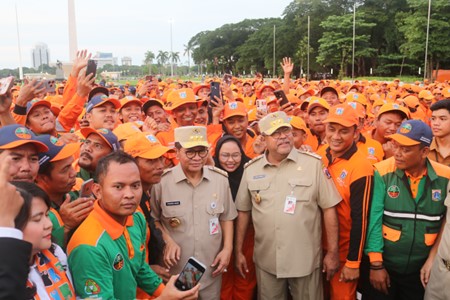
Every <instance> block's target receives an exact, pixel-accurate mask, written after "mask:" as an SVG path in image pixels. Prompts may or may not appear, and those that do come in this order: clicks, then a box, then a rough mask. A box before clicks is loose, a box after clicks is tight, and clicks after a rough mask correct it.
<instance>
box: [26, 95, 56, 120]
mask: <svg viewBox="0 0 450 300" xmlns="http://www.w3.org/2000/svg"><path fill="white" fill-rule="evenodd" d="M39 105H43V106H46V107H48V108H52V104H51V103H50V101H47V100H43V99H33V100H31V101H30V102H28V103H27V116H28V114H29V113H30V111H31V110H32V109H33V108H35V107H36V106H39Z"/></svg>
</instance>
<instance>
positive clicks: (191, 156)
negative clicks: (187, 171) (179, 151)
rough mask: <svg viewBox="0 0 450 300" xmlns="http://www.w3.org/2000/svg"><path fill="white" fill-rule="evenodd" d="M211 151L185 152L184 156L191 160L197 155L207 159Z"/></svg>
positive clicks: (205, 149)
mask: <svg viewBox="0 0 450 300" xmlns="http://www.w3.org/2000/svg"><path fill="white" fill-rule="evenodd" d="M208 152H209V150H208V149H207V148H204V149H201V150H197V151H196V150H184V154H186V157H187V158H189V159H193V158H194V157H195V155H198V156H200V158H205V157H206V156H207V155H208Z"/></svg>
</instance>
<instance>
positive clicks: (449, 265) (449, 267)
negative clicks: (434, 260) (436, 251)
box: [442, 258, 450, 271]
mask: <svg viewBox="0 0 450 300" xmlns="http://www.w3.org/2000/svg"><path fill="white" fill-rule="evenodd" d="M442 262H443V263H444V266H445V267H446V268H447V270H449V271H450V260H446V259H443V258H442Z"/></svg>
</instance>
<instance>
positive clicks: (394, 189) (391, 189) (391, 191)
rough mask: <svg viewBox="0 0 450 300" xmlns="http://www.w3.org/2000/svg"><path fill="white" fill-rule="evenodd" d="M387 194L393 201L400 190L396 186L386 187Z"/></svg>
mask: <svg viewBox="0 0 450 300" xmlns="http://www.w3.org/2000/svg"><path fill="white" fill-rule="evenodd" d="M387 193H388V195H389V197H391V198H393V199H395V198H397V197H398V196H399V195H400V189H399V187H398V186H396V185H391V186H390V187H388V189H387Z"/></svg>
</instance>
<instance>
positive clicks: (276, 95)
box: [273, 90, 289, 106]
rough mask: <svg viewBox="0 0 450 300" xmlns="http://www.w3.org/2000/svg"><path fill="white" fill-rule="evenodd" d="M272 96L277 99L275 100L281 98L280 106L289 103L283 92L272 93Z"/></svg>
mask: <svg viewBox="0 0 450 300" xmlns="http://www.w3.org/2000/svg"><path fill="white" fill-rule="evenodd" d="M273 94H274V95H275V97H277V99H280V98H281V102H280V106H283V105H285V104H287V103H289V100H288V98H287V97H286V94H285V93H284V91H283V90H278V91H274V92H273Z"/></svg>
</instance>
